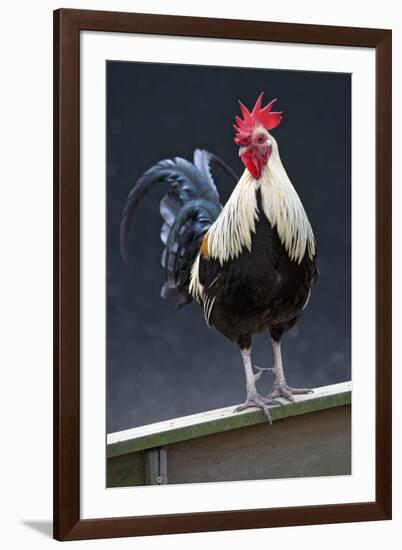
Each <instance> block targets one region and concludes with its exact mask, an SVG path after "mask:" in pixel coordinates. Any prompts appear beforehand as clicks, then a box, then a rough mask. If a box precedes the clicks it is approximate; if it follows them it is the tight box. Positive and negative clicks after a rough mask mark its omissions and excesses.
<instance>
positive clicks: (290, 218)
mask: <svg viewBox="0 0 402 550" xmlns="http://www.w3.org/2000/svg"><path fill="white" fill-rule="evenodd" d="M270 138H271V140H272V154H271V158H270V159H269V161H268V164H267V165H266V166H265V168H264V171H263V173H262V177H261V180H260V181H261V197H262V208H263V210H264V213H265V215H266V217H267V218H268V220H269V221H270V222H271V225H272V227H276V229H277V231H278V235H279V238H280V240H281V243H282V244H283V246H284V247H285V249H286V251H287V253H288V255H289V258H290V259H291V260H292V261H294V262H297V263H298V264H300V262H301V261H302V259H303V258H304V255H305V254H306V252H307V253H308V255H309V258H310V259H312V258H313V257H314V256H315V239H314V234H313V230H312V228H311V225H310V222H309V220H308V217H307V214H306V212H305V210H304V208H303V205H302V202H301V200H300V198H299V195H298V194H297V192H296V190H295V188H294V187H293V185H292V183H291V181H290V179H289V177H288V175H287V173H286V170H285V168H284V167H283V164H282V162H281V159H280V157H279V151H278V145H277V143H276V141H275V140H274V138H273V137H272V136H270Z"/></svg>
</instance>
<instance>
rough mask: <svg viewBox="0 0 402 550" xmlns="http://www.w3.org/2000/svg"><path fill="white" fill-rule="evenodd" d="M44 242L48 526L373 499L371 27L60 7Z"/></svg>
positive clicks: (375, 236) (386, 295)
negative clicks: (50, 407)
mask: <svg viewBox="0 0 402 550" xmlns="http://www.w3.org/2000/svg"><path fill="white" fill-rule="evenodd" d="M54 251H55V254H54V258H55V260H54V283H55V284H54V289H55V290H54V292H55V299H54V304H55V311H54V316H55V323H54V356H55V363H54V365H55V366H54V536H55V538H57V539H59V540H73V539H86V538H102V537H119V536H135V535H151V534H163V533H184V532H196V531H211V530H228V529H247V528H258V527H274V526H288V525H304V524H318V523H334V522H348V521H369V520H380V519H389V518H390V517H391V468H392V465H391V394H392V391H391V31H389V30H383V29H367V28H347V27H328V26H325V27H324V26H317V25H299V24H287V23H286V24H284V23H270V22H262V21H235V20H223V19H206V18H192V17H191V18H190V17H176V16H163V15H148V14H134V13H115V12H97V11H81V10H65V9H61V10H58V11H56V12H55V13H54ZM352 402H353V407H352Z"/></svg>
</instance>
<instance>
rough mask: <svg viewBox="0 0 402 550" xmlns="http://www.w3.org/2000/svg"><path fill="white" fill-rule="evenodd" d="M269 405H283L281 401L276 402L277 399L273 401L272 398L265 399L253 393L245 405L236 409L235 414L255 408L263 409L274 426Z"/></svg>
mask: <svg viewBox="0 0 402 550" xmlns="http://www.w3.org/2000/svg"><path fill="white" fill-rule="evenodd" d="M268 405H281V403H280V402H279V401H276V400H275V399H271V397H270V396H268V397H263V396H262V395H260V394H259V393H257V392H256V393H251V394H249V395H248V396H247V399H246V401H245V402H244V403H242V404H241V405H239V406H238V407H236V409H235V410H234V411H233V412H234V413H236V412H240V411H244V410H245V409H250V408H253V407H257V408H258V409H261V411H262V412H263V414H264V415H265V416H266V418H267V420H268V422H269V423H270V424H272V417H271V413H270V412H269V407H268Z"/></svg>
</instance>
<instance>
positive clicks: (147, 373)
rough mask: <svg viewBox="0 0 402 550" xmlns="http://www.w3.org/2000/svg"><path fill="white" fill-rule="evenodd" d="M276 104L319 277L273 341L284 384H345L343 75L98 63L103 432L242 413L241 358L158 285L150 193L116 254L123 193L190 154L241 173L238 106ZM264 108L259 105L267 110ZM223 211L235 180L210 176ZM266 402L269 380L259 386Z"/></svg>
mask: <svg viewBox="0 0 402 550" xmlns="http://www.w3.org/2000/svg"><path fill="white" fill-rule="evenodd" d="M262 90H264V91H265V102H267V101H268V100H270V99H271V98H273V97H277V98H279V101H278V103H277V109H278V110H283V111H284V115H285V117H284V121H283V123H282V124H281V126H280V127H279V128H277V129H276V130H274V131H273V133H274V135H275V138H276V139H277V141H278V144H279V150H280V155H281V158H282V162H283V164H284V166H285V169H286V170H287V172H288V174H289V177H290V179H291V181H292V182H293V184H294V186H295V188H296V190H297V192H298V193H299V195H300V197H301V199H302V202H303V204H304V207H305V209H306V211H307V214H308V216H309V218H310V221H311V224H312V226H313V230H314V232H315V236H316V239H317V243H318V264H319V269H320V273H321V277H320V279H319V281H318V283H317V284H316V285H315V287H314V289H313V292H312V296H311V299H310V303H309V305H308V307H307V308H306V310H305V311H304V312H303V314H302V317H301V319H300V320H299V322H298V323H297V325H296V326H295V327H294V328H293V329H292V330H291V331H290V332H289V333H287V335H285V337H284V338H283V346H282V349H283V358H284V365H285V372H286V373H287V378H288V383H289V384H290V385H292V386H301V387H305V386H308V387H314V386H322V385H327V384H333V383H337V382H342V381H345V380H348V379H350V376H351V363H350V355H351V353H350V284H351V273H350V254H351V249H350V238H351V225H350V223H351V216H350V208H351V181H350V178H351V163H350V154H351V141H350V140H351V127H350V121H351V117H350V106H351V96H350V92H351V78H350V75H348V74H337V73H316V72H301V71H279V70H266V69H241V68H222V67H200V66H185V65H168V64H148V63H126V62H116V61H109V62H108V63H107V431H108V432H111V431H116V430H122V429H125V428H130V427H135V426H139V425H143V424H148V423H151V422H157V421H160V420H165V419H169V418H175V417H177V416H183V415H187V414H192V413H196V412H201V411H204V410H208V409H214V408H220V407H224V406H228V405H235V404H237V403H240V402H242V401H243V400H244V398H245V380H244V372H243V367H242V362H241V359H240V354H239V350H238V347H237V345H236V344H233V343H232V342H230V341H229V340H227V339H226V338H225V337H224V336H222V335H221V334H219V333H218V332H217V331H216V330H214V329H208V328H207V327H206V325H205V322H204V316H203V314H202V311H201V309H200V307H199V306H198V304H195V303H193V304H192V305H191V306H187V307H185V308H183V309H181V310H180V311H176V310H175V299H171V300H163V299H162V298H161V297H160V288H161V286H162V284H163V279H164V272H163V269H162V268H161V266H160V256H161V252H162V244H161V242H160V240H159V232H160V227H161V218H160V215H159V201H160V199H161V198H162V196H163V195H164V193H165V192H166V188H163V187H162V186H159V187H158V188H155V189H154V190H153V191H152V192H151V193H150V194H149V195H148V196H147V197H146V199H145V201H144V202H143V203H142V204H141V205H140V208H139V210H138V211H137V216H136V218H135V220H134V223H133V226H132V232H131V239H130V253H131V259H130V261H129V264H128V265H124V263H123V261H122V259H121V256H120V251H119V223H120V215H121V211H122V208H123V205H124V202H125V199H126V196H127V194H128V192H129V191H130V189H131V187H132V185H133V184H134V183H135V181H136V180H137V178H139V177H140V176H141V174H142V173H143V172H144V171H145V170H146V169H147V168H149V167H150V166H151V165H152V164H154V163H156V162H157V161H159V160H161V159H164V158H169V157H174V156H182V157H185V158H187V159H191V158H192V154H193V150H194V149H195V148H196V147H201V148H205V149H208V150H209V151H212V152H214V153H216V154H217V155H219V156H220V157H221V158H223V159H224V160H225V161H226V162H227V163H228V164H229V165H230V166H231V167H232V168H233V169H234V170H235V171H236V172H237V173H238V174H239V175H240V174H241V173H242V171H243V168H244V167H243V165H242V164H241V161H240V159H239V157H238V147H237V146H235V145H234V143H233V137H234V130H233V122H234V118H235V115H236V114H238V111H239V108H238V103H237V100H238V99H241V100H242V101H243V102H244V103H245V105H246V106H248V107H249V108H251V107H252V106H253V105H254V103H255V100H256V99H257V96H258V95H259V93H260V92H261V91H262ZM265 102H264V104H265ZM214 175H215V181H216V183H217V186H218V189H219V192H220V194H221V197H222V202H223V203H224V202H225V201H226V200H227V198H228V197H229V195H230V193H231V191H232V189H233V187H234V183H233V180H231V179H230V178H228V177H227V176H226V175H225V174H224V173H222V172H221V171H219V170H218V169H217V170H216V171H215V173H214ZM253 352H254V362H255V363H256V364H257V365H260V366H264V367H266V366H271V365H272V354H271V344H270V340H269V338H268V335H259V336H257V337H255V339H254V342H253ZM263 378H264V379H262V380H261V381H260V383H259V388H260V390H261V391H262V392H265V391H266V392H268V390H269V389H270V385H271V383H272V378H268V376H266V377H263Z"/></svg>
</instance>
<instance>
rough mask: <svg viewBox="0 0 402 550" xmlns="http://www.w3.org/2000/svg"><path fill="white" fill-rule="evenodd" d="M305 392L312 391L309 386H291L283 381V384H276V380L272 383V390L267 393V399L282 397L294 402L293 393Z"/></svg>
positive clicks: (301, 393) (300, 393)
mask: <svg viewBox="0 0 402 550" xmlns="http://www.w3.org/2000/svg"><path fill="white" fill-rule="evenodd" d="M306 393H313V390H311V389H309V388H291V387H290V386H288V385H287V384H286V382H284V383H283V384H278V383H277V382H274V385H273V386H272V391H271V393H270V394H269V395H267V398H268V399H277V398H278V397H284V398H285V399H289V401H292V402H294V400H295V398H294V396H295V395H304V394H306Z"/></svg>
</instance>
